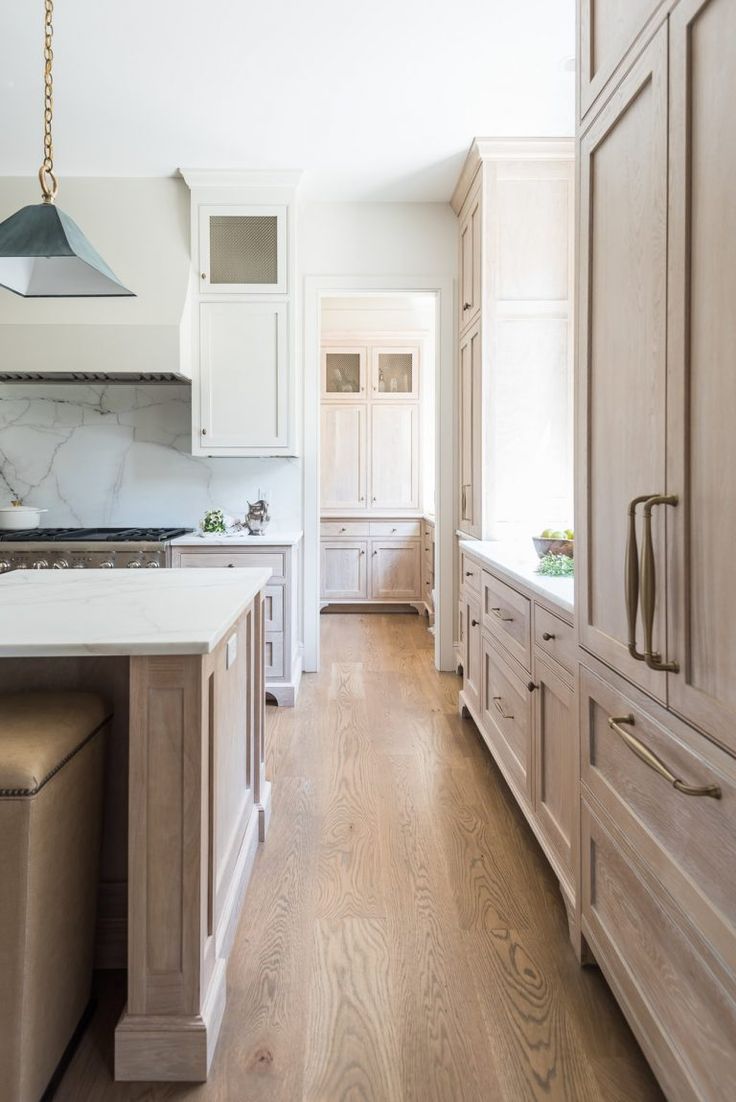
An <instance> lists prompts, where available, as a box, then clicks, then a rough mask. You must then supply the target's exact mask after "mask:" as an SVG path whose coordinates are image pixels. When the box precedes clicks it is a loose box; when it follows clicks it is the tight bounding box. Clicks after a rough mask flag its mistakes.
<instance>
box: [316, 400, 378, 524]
mask: <svg viewBox="0 0 736 1102" xmlns="http://www.w3.org/2000/svg"><path fill="white" fill-rule="evenodd" d="M367 417H368V410H367V408H366V406H365V405H347V404H342V403H333V402H330V403H324V404H323V405H322V410H321V429H322V432H321V452H322V464H321V489H322V494H321V505H322V508H323V509H324V510H325V511H330V510H336V511H339V510H344V509H365V508H366V497H367V495H368V490H367V479H368V476H367V459H366V448H367V438H366V437H367V433H366V421H367Z"/></svg>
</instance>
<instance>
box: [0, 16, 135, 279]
mask: <svg viewBox="0 0 736 1102" xmlns="http://www.w3.org/2000/svg"><path fill="white" fill-rule="evenodd" d="M44 6H45V14H44V50H43V56H44V93H43V164H42V165H41V167H40V169H39V170H38V179H39V182H40V184H41V195H42V197H43V202H42V203H37V204H35V205H34V206H31V207H23V209H22V210H19V211H17V212H16V213H15V214H11V216H10V218H6V219H5V221H4V222H0V286H1V287H6V288H7V289H8V290H9V291H14V292H15V294H17V295H22V296H23V297H24V298H77V297H79V298H88V297H92V298H94V297H109V296H122V295H133V292H132V291H129V290H127V288H125V287H123V285H122V283H121V282H120V280H119V279H118V278H117V276H116V275H114V273H113V272H111V271H110V269H109V268H108V266H107V264H106V263H105V261H104V260H103V259H102V257H101V256H100V255H99V254H98V253H97V252H96V251H95V249H93V248H92V246H91V245H90V243H89V241H88V240H87V238H86V237H85V236H84V234H83V233H82V231H81V230H80V228H79V226H78V225H77V224H76V222H74V221H73V220H72V219H71V218H70V217H69V215H68V214H64V212H63V210H59V208H58V207H57V206H56V204H55V202H54V200H55V199H56V192H57V190H58V186H59V185H58V182H57V179H56V176H55V175H54V158H53V147H52V143H51V121H52V117H53V75H52V72H51V67H52V64H53V60H54V52H53V49H52V46H51V40H52V36H53V33H54V28H53V16H54V3H53V0H44Z"/></svg>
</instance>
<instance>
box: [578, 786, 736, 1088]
mask: <svg viewBox="0 0 736 1102" xmlns="http://www.w3.org/2000/svg"><path fill="white" fill-rule="evenodd" d="M581 814H582V823H581V826H582V857H583V881H582V923H583V932H584V934H585V936H586V938H587V939H588V941H589V943H590V946H591V948H592V950H593V952H594V954H595V957H596V960H597V962H598V963H599V964H600V966H601V968H602V969H603V972H604V974H605V976H606V978H607V979H608V981H609V983H610V984H611V986H612V987H613V990H614V992H615V994H616V996H617V997H618V999H619V1001H620V1002H621V1003H622V1004H623V1007H624V1009H625V1010H626V1011H628V1014H629V1016H630V1019H631V1021H632V1023H633V1024H634V1025H635V1029H636V1033H637V1035H638V1038H639V1040H640V1042H641V1044H642V1047H643V1049H644V1052H645V1055H646V1056H647V1057H648V1058H649V1060H650V1062H651V1063H652V1064H653V1066H654V1068H655V1070H656V1072H657V1074H658V1077H659V1079H660V1082H661V1084H662V1087H663V1088H664V1091H665V1094H666V1095H667V1096H668V1097H669V1098H672V1099H696V1098H698V1099H708V1100H709V1102H730V1100H731V1099H732V1098H733V1085H734V1081H735V1080H736V1045H734V1037H736V1002H735V1001H734V985H733V977H731V976H729V975H728V974H727V973H724V970H723V969H722V968H721V967H720V965H719V962H718V961H717V960H716V959H714V958H713V956H712V954H711V953H710V951H709V949H708V947H707V946H704V945H702V944H701V942H700V940H699V938H698V936H697V933H696V932H695V931H694V930H693V928H692V926H691V925H690V923H689V921H688V919H687V918H686V917H685V916H684V915H683V914H682V913H681V912H680V911H679V909H678V908H677V907H676V906H675V905H674V904H673V902H672V900H671V898H670V897H669V896H668V894H667V892H666V891H665V890H664V889H663V888H662V887H661V885H660V884H659V883H658V882H657V881H656V880H655V879H654V878H653V877H652V876H651V875H650V874H649V873H648V872H647V871H646V870H645V869H644V868H643V867H641V866H640V865H639V863H638V861H637V859H636V856H635V854H634V851H633V850H630V849H629V848H628V847H627V846H620V845H619V844H618V843H617V842H616V841H614V834H613V832H611V831H609V830H608V829H607V828H606V826H605V825H604V822H603V820H602V819H601V818H599V817H598V816H597V815H596V814H595V813H594V812H593V810H592V809H591V808H590V807H589V806H588V805H587V803H586V802H585V801H584V802H583V805H582V813H581ZM727 867H728V865H727V862H725V861H724V862H723V864H722V870H725V869H726V868H727Z"/></svg>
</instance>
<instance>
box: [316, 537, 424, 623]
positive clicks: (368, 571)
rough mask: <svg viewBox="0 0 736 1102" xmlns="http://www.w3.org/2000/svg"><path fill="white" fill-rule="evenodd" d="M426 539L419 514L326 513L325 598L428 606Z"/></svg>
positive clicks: (323, 539)
mask: <svg viewBox="0 0 736 1102" xmlns="http://www.w3.org/2000/svg"><path fill="white" fill-rule="evenodd" d="M422 540H423V521H422V520H421V519H420V518H416V519H414V520H409V519H407V518H405V517H396V518H394V519H391V518H383V519H381V520H368V519H365V520H357V519H355V518H354V517H349V518H345V519H333V518H329V519H323V521H322V530H321V547H320V566H321V589H320V592H321V600H322V604H323V605H327V604H330V603H331V602H336V603H347V604H361V603H365V602H378V603H381V604H410V605H414V606H415V607H416V608H417V610H418V611H422V612H423V611H425V608H426V601H425V599H424V596H423V592H422V555H423V552H422V547H423V542H422ZM427 611H428V610H427Z"/></svg>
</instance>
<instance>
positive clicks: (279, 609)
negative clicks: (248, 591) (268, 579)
mask: <svg viewBox="0 0 736 1102" xmlns="http://www.w3.org/2000/svg"><path fill="white" fill-rule="evenodd" d="M263 626H264V628H265V629H266V631H283V630H284V587H283V586H282V585H267V586H266V588H265V590H264V593H263Z"/></svg>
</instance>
